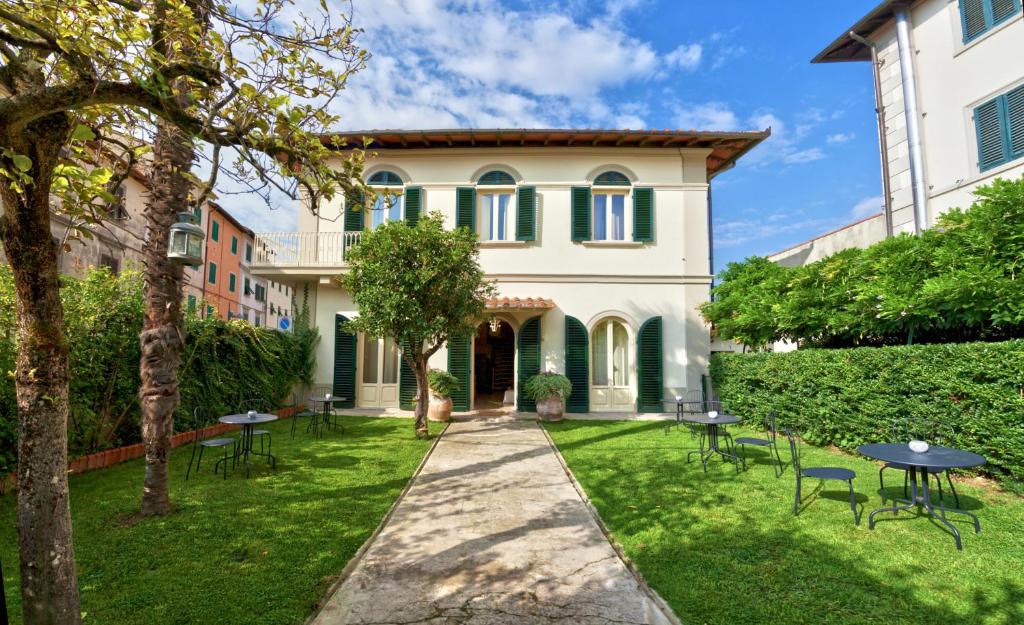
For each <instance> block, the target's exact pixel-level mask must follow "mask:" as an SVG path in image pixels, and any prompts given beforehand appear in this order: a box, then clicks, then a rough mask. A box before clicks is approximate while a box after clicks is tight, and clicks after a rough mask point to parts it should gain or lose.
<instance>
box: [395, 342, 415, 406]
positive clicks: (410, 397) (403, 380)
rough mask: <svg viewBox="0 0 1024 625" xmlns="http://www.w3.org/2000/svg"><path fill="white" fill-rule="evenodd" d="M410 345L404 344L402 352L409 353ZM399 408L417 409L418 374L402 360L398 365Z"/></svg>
mask: <svg viewBox="0 0 1024 625" xmlns="http://www.w3.org/2000/svg"><path fill="white" fill-rule="evenodd" d="M408 345H409V344H408V343H403V344H402V352H407V351H409V347H408ZM398 406H399V408H401V409H402V410H415V409H416V373H415V372H414V371H413V370H412V367H410V366H409V363H407V362H405V358H401V360H400V361H399V365H398Z"/></svg>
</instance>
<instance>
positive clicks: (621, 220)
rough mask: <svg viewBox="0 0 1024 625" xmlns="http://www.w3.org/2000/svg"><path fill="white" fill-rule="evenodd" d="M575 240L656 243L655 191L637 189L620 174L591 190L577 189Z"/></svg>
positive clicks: (605, 175) (608, 175)
mask: <svg viewBox="0 0 1024 625" xmlns="http://www.w3.org/2000/svg"><path fill="white" fill-rule="evenodd" d="M571 199H572V240H573V241H579V242H583V241H608V242H619V241H626V240H628V238H627V233H629V234H630V236H632V239H633V241H635V242H642V243H648V242H652V241H654V189H651V188H649V187H648V188H641V187H634V186H633V183H632V181H631V180H630V179H629V178H628V177H627V176H626V175H625V174H622V173H620V172H617V171H607V172H605V173H603V174H601V175H599V176H597V177H596V178H595V179H594V182H593V184H592V185H591V186H589V187H573V188H572V191H571Z"/></svg>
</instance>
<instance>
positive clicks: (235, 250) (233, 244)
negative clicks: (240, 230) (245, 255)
mask: <svg viewBox="0 0 1024 625" xmlns="http://www.w3.org/2000/svg"><path fill="white" fill-rule="evenodd" d="M231 253H232V254H234V255H235V256H238V237H236V236H235V235H231Z"/></svg>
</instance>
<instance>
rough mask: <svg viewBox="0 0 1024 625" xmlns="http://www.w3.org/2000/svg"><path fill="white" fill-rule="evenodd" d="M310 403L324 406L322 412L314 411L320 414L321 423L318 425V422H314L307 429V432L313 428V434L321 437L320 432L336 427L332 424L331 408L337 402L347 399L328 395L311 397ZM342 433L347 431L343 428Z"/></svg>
mask: <svg viewBox="0 0 1024 625" xmlns="http://www.w3.org/2000/svg"><path fill="white" fill-rule="evenodd" d="M309 401H311V402H313V403H314V404H320V405H321V406H322V410H320V411H316V410H314V412H320V419H321V420H320V423H319V424H317V422H316V421H315V420H314V421H310V423H309V426H308V427H307V428H306V430H307V431H308V430H309V428H310V427H312V428H313V434H316V435H317V436H319V435H320V431H321V430H323V429H324V428H328V427H330V428H333V427H334V426H333V425H332V424H331V406H332V405H333V404H334V402H336V401H345V398H344V397H335V396H334V395H330V396H328V395H310V396H309ZM341 431H342V432H344V431H345V427H344V426H342V428H341Z"/></svg>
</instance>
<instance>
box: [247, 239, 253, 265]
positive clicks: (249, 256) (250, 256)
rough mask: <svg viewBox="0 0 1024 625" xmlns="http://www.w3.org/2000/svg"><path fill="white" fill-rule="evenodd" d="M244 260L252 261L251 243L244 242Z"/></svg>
mask: <svg viewBox="0 0 1024 625" xmlns="http://www.w3.org/2000/svg"><path fill="white" fill-rule="evenodd" d="M245 262H247V263H251V262H252V245H251V244H249V243H246V244H245Z"/></svg>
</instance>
